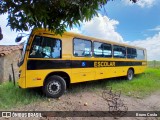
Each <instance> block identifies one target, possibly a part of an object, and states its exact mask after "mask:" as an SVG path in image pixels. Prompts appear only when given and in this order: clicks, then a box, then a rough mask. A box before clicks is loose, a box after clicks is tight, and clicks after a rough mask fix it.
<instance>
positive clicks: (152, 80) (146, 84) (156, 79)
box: [107, 68, 160, 98]
mask: <svg viewBox="0 0 160 120" xmlns="http://www.w3.org/2000/svg"><path fill="white" fill-rule="evenodd" d="M107 84H108V85H109V86H112V88H113V90H118V89H119V90H121V91H122V93H123V94H125V95H128V96H133V97H137V98H143V97H146V96H148V95H150V94H151V93H153V92H156V91H159V90H160V69H156V68H147V69H146V71H145V73H143V74H140V75H136V76H135V77H134V79H133V80H131V81H126V80H119V81H118V80H116V81H109V82H108V83H107Z"/></svg>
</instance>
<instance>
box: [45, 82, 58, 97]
mask: <svg viewBox="0 0 160 120" xmlns="http://www.w3.org/2000/svg"><path fill="white" fill-rule="evenodd" d="M47 88H48V92H49V93H50V94H52V95H55V94H58V93H59V92H60V91H61V84H60V83H59V82H58V81H52V82H50V83H49V84H48V87H47Z"/></svg>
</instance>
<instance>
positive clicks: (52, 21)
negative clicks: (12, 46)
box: [0, 0, 136, 34]
mask: <svg viewBox="0 0 160 120" xmlns="http://www.w3.org/2000/svg"><path fill="white" fill-rule="evenodd" d="M108 1H109V0H0V15H1V14H5V13H8V24H7V25H8V26H10V27H11V29H13V30H14V29H15V30H16V31H27V30H28V29H30V28H33V27H38V28H48V29H49V30H51V31H54V32H55V33H58V34H59V33H60V34H61V33H62V32H63V31H65V29H66V28H67V27H68V26H69V27H70V28H72V27H73V25H79V24H80V21H83V20H85V21H88V20H90V19H91V18H92V17H93V16H95V15H98V14H97V11H98V10H99V8H100V7H103V6H104V5H105V4H107V2H108ZM112 1H113V0H112ZM130 1H132V2H136V0H130Z"/></svg>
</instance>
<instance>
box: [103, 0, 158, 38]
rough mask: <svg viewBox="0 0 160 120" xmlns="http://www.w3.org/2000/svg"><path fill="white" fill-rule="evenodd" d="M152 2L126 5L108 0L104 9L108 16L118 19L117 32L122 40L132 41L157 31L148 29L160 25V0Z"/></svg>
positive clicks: (118, 0) (118, 1) (119, 0)
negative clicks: (150, 4) (150, 3)
mask: <svg viewBox="0 0 160 120" xmlns="http://www.w3.org/2000/svg"><path fill="white" fill-rule="evenodd" d="M142 1H143V0H142ZM150 1H152V0H150ZM131 4H132V3H131ZM152 4H153V6H149V5H147V4H146V5H145V6H144V7H142V6H139V5H137V4H132V5H127V4H124V2H122V1H121V0H117V2H108V4H107V5H106V11H107V15H108V17H109V18H111V19H115V20H118V21H119V23H120V24H119V25H118V26H117V32H118V33H120V34H121V35H122V37H123V38H124V40H129V41H132V40H137V39H145V38H146V37H149V36H153V35H154V34H156V33H157V32H158V31H153V30H152V31H151V30H150V29H153V28H155V27H156V26H159V25H160V15H159V13H160V1H159V0H157V1H156V0H155V1H153V3H152Z"/></svg>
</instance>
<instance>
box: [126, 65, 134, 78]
mask: <svg viewBox="0 0 160 120" xmlns="http://www.w3.org/2000/svg"><path fill="white" fill-rule="evenodd" d="M133 76H134V68H132V67H131V68H129V69H128V71H127V76H126V77H127V80H132V79H133Z"/></svg>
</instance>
